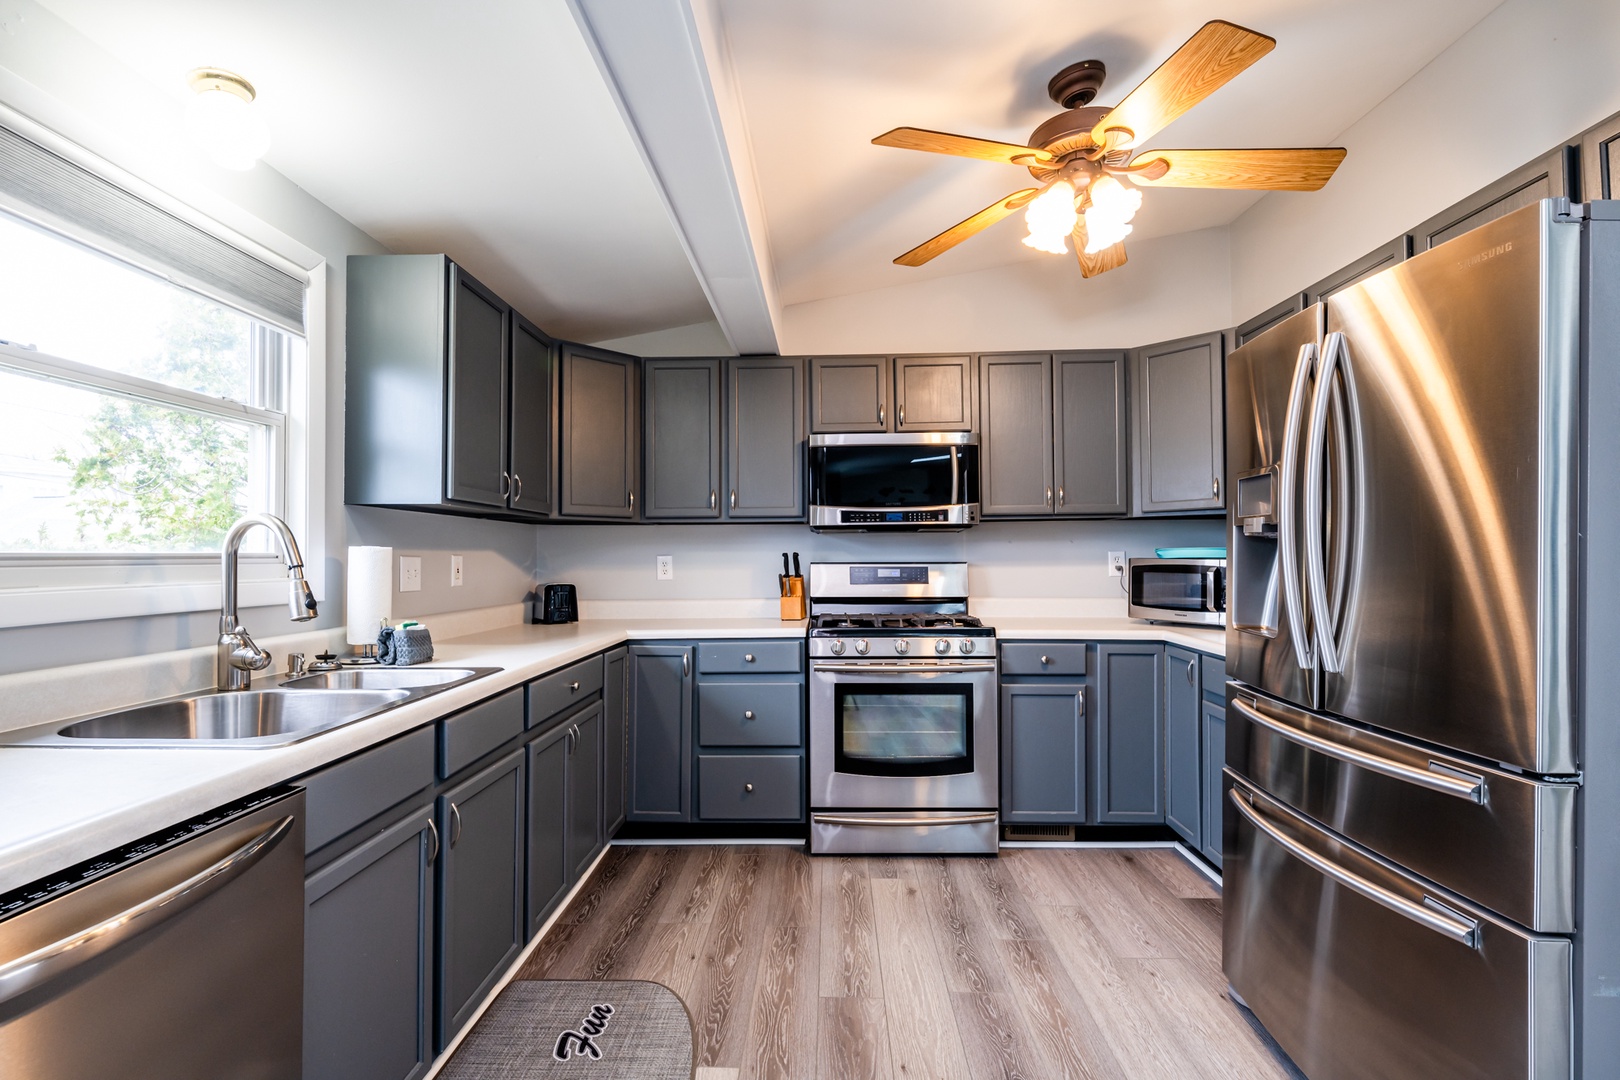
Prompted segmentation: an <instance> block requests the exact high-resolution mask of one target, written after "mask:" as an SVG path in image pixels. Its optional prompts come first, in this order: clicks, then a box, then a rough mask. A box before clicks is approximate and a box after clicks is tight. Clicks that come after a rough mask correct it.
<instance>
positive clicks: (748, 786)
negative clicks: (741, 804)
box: [743, 784, 754, 791]
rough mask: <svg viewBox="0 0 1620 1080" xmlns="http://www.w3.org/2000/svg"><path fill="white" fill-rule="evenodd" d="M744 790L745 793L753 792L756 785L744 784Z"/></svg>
mask: <svg viewBox="0 0 1620 1080" xmlns="http://www.w3.org/2000/svg"><path fill="white" fill-rule="evenodd" d="M743 790H744V791H753V790H754V785H753V784H744V785H743Z"/></svg>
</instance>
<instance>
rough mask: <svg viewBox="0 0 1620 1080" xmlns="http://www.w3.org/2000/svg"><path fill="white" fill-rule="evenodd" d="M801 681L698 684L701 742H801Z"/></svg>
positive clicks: (801, 743) (770, 743)
mask: <svg viewBox="0 0 1620 1080" xmlns="http://www.w3.org/2000/svg"><path fill="white" fill-rule="evenodd" d="M803 716H804V684H803V683H800V682H732V683H705V684H703V685H701V686H699V687H698V742H700V743H702V744H703V745H704V746H802V745H803V738H804V736H803V730H804V725H803V723H802V719H803Z"/></svg>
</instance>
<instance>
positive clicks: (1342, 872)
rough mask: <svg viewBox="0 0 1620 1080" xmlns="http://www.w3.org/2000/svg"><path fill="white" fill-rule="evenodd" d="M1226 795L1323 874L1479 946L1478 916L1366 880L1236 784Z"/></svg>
mask: <svg viewBox="0 0 1620 1080" xmlns="http://www.w3.org/2000/svg"><path fill="white" fill-rule="evenodd" d="M1227 795H1228V796H1229V797H1230V798H1231V800H1232V805H1233V806H1235V807H1237V811H1238V813H1239V814H1241V815H1243V817H1244V818H1246V819H1247V820H1248V822H1249V824H1250V825H1253V826H1254V827H1255V828H1256V829H1258V830H1259V831H1260V832H1262V833H1264V834H1265V835H1266V836H1267V837H1268V838H1269V839H1270V840H1271V841H1272V843H1274V844H1276V845H1277V846H1278V847H1280V848H1282V849H1283V850H1284V851H1286V852H1288V854H1290V855H1292V856H1293V857H1294V858H1296V859H1298V860H1299V861H1300V862H1302V863H1304V864H1305V865H1306V866H1309V867H1310V868H1311V869H1312V870H1315V871H1316V872H1317V873H1319V874H1321V875H1322V876H1323V877H1325V878H1331V879H1332V880H1333V881H1336V882H1338V883H1339V884H1340V885H1343V886H1344V887H1345V888H1347V889H1349V890H1350V891H1351V892H1354V893H1359V894H1361V895H1362V896H1364V897H1366V898H1367V899H1368V900H1371V901H1372V902H1373V903H1375V904H1382V905H1383V906H1384V907H1387V908H1389V910H1391V911H1393V912H1395V913H1396V914H1397V915H1404V916H1406V917H1407V918H1408V919H1411V920H1412V921H1413V922H1415V923H1417V924H1418V925H1419V926H1422V927H1425V928H1427V929H1429V930H1433V931H1434V932H1435V933H1437V934H1443V935H1445V936H1446V937H1448V938H1450V939H1451V940H1452V941H1455V942H1458V943H1459V944H1462V945H1466V946H1468V947H1469V948H1470V949H1477V948H1478V947H1479V921H1478V920H1477V919H1470V918H1467V917H1466V916H1464V915H1462V914H1461V913H1460V912H1456V911H1453V910H1452V909H1451V908H1449V907H1446V906H1445V905H1444V904H1441V903H1440V902H1438V901H1436V900H1432V899H1430V898H1429V897H1427V896H1425V897H1424V898H1423V903H1421V904H1420V903H1416V902H1414V901H1411V900H1408V899H1407V898H1406V897H1404V896H1401V895H1400V894H1398V893H1394V892H1391V891H1390V890H1388V889H1386V888H1384V887H1383V886H1382V885H1379V884H1377V883H1376V882H1372V881H1368V880H1367V879H1366V878H1364V877H1362V876H1360V875H1359V874H1354V873H1351V872H1350V871H1349V870H1346V869H1345V868H1344V867H1342V866H1340V865H1338V864H1337V863H1335V862H1333V861H1332V860H1331V859H1327V858H1324V857H1323V856H1321V855H1318V854H1317V853H1316V852H1314V851H1312V850H1311V849H1310V848H1308V847H1306V846H1305V845H1304V844H1302V843H1300V842H1299V841H1298V840H1295V839H1294V838H1293V837H1291V836H1288V835H1286V834H1285V833H1283V831H1282V830H1281V829H1279V828H1277V827H1276V826H1275V825H1273V824H1271V823H1270V822H1268V821H1266V820H1265V819H1264V818H1262V817H1261V816H1260V813H1259V811H1257V810H1256V809H1255V808H1254V804H1253V797H1252V796H1249V797H1247V798H1246V797H1244V796H1243V795H1240V794H1239V793H1238V789H1237V788H1231V789H1229V790H1228V791H1227Z"/></svg>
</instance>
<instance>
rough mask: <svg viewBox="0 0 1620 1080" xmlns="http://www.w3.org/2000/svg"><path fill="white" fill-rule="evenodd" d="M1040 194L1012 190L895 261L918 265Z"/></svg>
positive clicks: (905, 264)
mask: <svg viewBox="0 0 1620 1080" xmlns="http://www.w3.org/2000/svg"><path fill="white" fill-rule="evenodd" d="M1040 193H1041V189H1040V188H1025V189H1024V190H1022V191H1015V192H1013V193H1012V194H1011V195H1009V196H1007V197H1006V198H1005V199H1002V200H1001V201H1000V202H996V203H991V204H990V205H989V206H987V207H985V208H984V209H983V210H980V211H979V212H978V213H977V214H974V215H973V216H972V217H970V218H968V219H966V220H965V221H958V222H957V223H956V224H955V225H952V226H951V227H950V228H948V229H946V230H945V231H944V232H942V233H940V234H939V235H938V236H936V237H934V238H933V239H932V240H924V241H923V242H922V243H920V244H918V245H917V246H916V247H914V248H912V249H911V250H910V251H908V252H906V253H905V254H904V255H902V256H900V257H899V258H898V259H896V260H894V261H895V262H896V263H898V264H899V265H901V266H921V265H922V264H923V263H925V262H927V261H928V260H929V259H932V258H933V257H934V256H935V255H941V254H943V253H945V252H947V251H949V250H950V249H951V248H953V247H955V246H956V245H957V244H960V243H961V242H962V241H964V240H966V239H967V238H968V237H970V236H972V235H973V234H974V233H976V232H978V231H980V230H981V229H988V228H989V227H990V226H992V225H994V224H995V223H996V222H998V221H1000V220H1001V219H1002V218H1004V217H1006V216H1007V215H1008V214H1012V213H1016V212H1017V211H1019V210H1021V209H1023V208H1024V207H1025V206H1027V205H1029V200H1031V199H1033V198H1034V197H1035V196H1037V195H1039V194H1040Z"/></svg>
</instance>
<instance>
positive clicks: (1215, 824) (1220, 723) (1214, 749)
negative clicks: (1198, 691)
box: [1198, 698, 1226, 868]
mask: <svg viewBox="0 0 1620 1080" xmlns="http://www.w3.org/2000/svg"><path fill="white" fill-rule="evenodd" d="M1200 714H1201V719H1202V725H1203V742H1204V767H1203V774H1204V775H1203V786H1204V792H1203V801H1204V836H1203V841H1202V842H1201V843H1200V844H1199V845H1198V850H1199V851H1200V852H1202V853H1203V856H1204V858H1206V859H1208V860H1209V861H1210V862H1212V863H1214V864H1215V866H1216V867H1217V868H1219V867H1220V865H1221V845H1222V837H1223V835H1224V833H1223V831H1222V828H1221V822H1222V819H1223V816H1224V811H1225V805H1224V801H1223V800H1222V798H1221V767H1222V766H1223V765H1225V764H1226V706H1225V705H1223V704H1221V703H1220V702H1218V701H1212V700H1210V699H1209V698H1205V699H1204V702H1203V704H1202V705H1201V706H1200Z"/></svg>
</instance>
